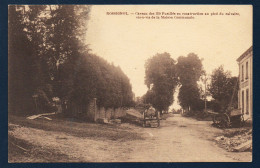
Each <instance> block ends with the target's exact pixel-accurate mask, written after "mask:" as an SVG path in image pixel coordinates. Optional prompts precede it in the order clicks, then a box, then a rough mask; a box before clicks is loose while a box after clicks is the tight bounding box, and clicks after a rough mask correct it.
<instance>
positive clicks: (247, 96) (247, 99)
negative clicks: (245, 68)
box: [246, 89, 249, 114]
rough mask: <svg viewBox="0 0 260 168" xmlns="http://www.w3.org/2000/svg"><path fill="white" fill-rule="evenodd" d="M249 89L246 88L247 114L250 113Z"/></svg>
mask: <svg viewBox="0 0 260 168" xmlns="http://www.w3.org/2000/svg"><path fill="white" fill-rule="evenodd" d="M248 92H249V91H248V89H246V114H249V93H248Z"/></svg>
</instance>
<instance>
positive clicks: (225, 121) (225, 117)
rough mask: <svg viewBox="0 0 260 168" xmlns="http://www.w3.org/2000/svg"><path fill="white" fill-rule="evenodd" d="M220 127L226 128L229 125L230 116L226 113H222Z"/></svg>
mask: <svg viewBox="0 0 260 168" xmlns="http://www.w3.org/2000/svg"><path fill="white" fill-rule="evenodd" d="M219 124H220V127H221V128H228V127H230V118H229V116H228V115H227V114H223V115H222V117H221V121H220V123H219Z"/></svg>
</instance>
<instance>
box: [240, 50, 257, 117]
mask: <svg viewBox="0 0 260 168" xmlns="http://www.w3.org/2000/svg"><path fill="white" fill-rule="evenodd" d="M237 62H238V66H239V92H238V105H239V108H240V109H241V112H242V113H243V114H244V118H245V119H252V117H253V50H252V46H251V47H250V48H249V49H248V50H247V51H246V52H244V53H243V54H242V55H241V56H240V57H239V58H238V59H237Z"/></svg>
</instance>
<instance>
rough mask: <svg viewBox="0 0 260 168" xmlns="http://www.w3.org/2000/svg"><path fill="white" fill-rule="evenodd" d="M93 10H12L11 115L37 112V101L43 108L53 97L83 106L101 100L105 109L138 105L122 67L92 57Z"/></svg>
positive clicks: (49, 7) (73, 7)
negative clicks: (90, 23)
mask: <svg viewBox="0 0 260 168" xmlns="http://www.w3.org/2000/svg"><path fill="white" fill-rule="evenodd" d="M90 10H91V7H90V6H87V5H10V6H9V10H8V15H9V17H8V27H9V31H8V32H9V34H8V58H9V60H8V61H9V74H8V79H9V90H8V92H9V108H10V112H15V113H21V114H27V113H31V112H35V110H34V107H35V105H34V103H35V101H34V98H37V100H38V102H39V101H40V102H41V104H42V105H41V108H43V109H44V107H45V106H50V103H51V100H52V98H53V97H58V98H60V100H61V102H64V101H69V102H73V103H77V104H82V105H85V104H88V102H89V101H90V99H92V98H97V101H98V104H99V105H100V106H104V107H119V106H129V105H130V104H131V103H132V99H133V93H132V87H131V84H130V81H129V79H128V77H127V76H126V75H125V74H124V73H123V71H122V70H121V69H120V67H115V66H114V65H112V64H109V63H108V62H106V61H105V60H104V59H102V58H100V57H99V56H95V55H91V54H89V52H88V51H89V47H88V45H86V44H85V38H87V36H86V30H87V21H88V16H89V12H90ZM25 109H26V110H25ZM45 109H46V108H45ZM18 111H20V112H18Z"/></svg>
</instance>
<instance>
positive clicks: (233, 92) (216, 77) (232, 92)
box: [209, 65, 238, 111]
mask: <svg viewBox="0 0 260 168" xmlns="http://www.w3.org/2000/svg"><path fill="white" fill-rule="evenodd" d="M237 80H238V78H237V77H232V76H231V73H230V72H229V71H225V70H224V67H223V65H221V66H220V67H218V68H216V69H215V70H214V71H213V72H212V75H211V84H210V89H209V91H210V93H211V95H212V97H213V98H214V99H215V100H216V101H217V102H218V106H220V107H219V108H218V109H219V110H220V111H225V110H226V109H227V108H228V106H229V105H230V106H232V107H234V108H236V107H237V102H238V98H237V93H238V82H237Z"/></svg>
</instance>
